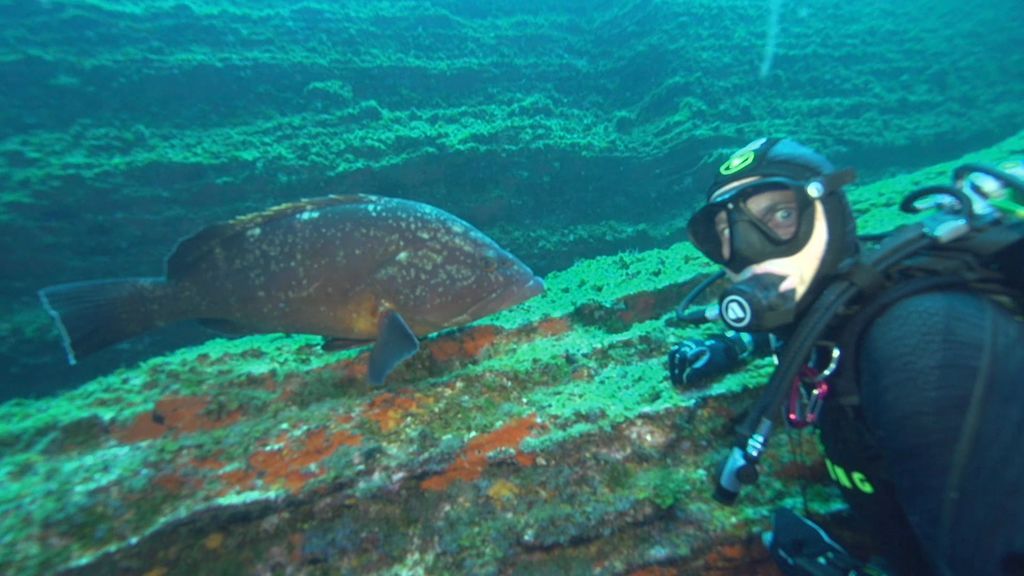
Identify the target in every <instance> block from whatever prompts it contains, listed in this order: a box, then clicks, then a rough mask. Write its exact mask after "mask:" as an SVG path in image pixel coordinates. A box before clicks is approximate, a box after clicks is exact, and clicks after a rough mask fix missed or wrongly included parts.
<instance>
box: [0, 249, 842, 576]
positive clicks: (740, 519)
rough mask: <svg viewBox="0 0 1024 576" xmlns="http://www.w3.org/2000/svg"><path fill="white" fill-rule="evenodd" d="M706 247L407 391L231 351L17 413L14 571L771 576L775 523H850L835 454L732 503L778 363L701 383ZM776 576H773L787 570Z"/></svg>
mask: <svg viewBox="0 0 1024 576" xmlns="http://www.w3.org/2000/svg"><path fill="white" fill-rule="evenodd" d="M699 262H700V256H699V255H697V254H696V253H695V251H693V250H692V249H691V248H690V247H689V246H688V245H686V244H677V245H675V246H674V247H672V248H670V249H667V250H652V251H648V252H644V253H637V254H631V255H618V256H608V257H604V258H599V259H595V260H588V261H585V262H581V263H579V264H578V265H576V266H574V267H573V268H571V269H569V270H566V271H563V272H558V273H554V274H552V275H551V277H550V279H549V283H548V285H549V290H548V293H547V294H546V295H544V296H541V297H539V298H536V299H534V300H531V301H529V302H527V303H526V304H524V305H523V306H521V307H519V308H518V309H516V310H510V311H507V312H505V313H502V314H499V315H496V316H494V317H491V318H489V319H487V320H486V321H483V322H479V323H476V324H474V325H472V326H470V327H467V328H465V329H462V330H457V331H450V332H447V333H445V334H443V335H439V336H437V337H432V338H430V339H428V340H427V341H426V342H425V343H424V347H423V349H422V350H421V351H420V352H419V353H418V354H417V355H416V356H414V357H413V358H412V359H411V360H410V361H409V362H408V363H406V364H404V365H403V366H401V367H400V368H399V369H398V370H396V371H395V372H394V373H393V374H392V376H391V378H390V379H389V381H388V383H387V386H386V387H384V388H371V387H369V386H368V385H367V383H366V381H365V374H366V358H367V356H368V351H366V350H365V349H364V350H358V351H350V352H343V353H324V352H322V351H321V350H320V349H319V347H318V345H317V344H318V341H317V339H315V338H309V337H288V336H283V335H274V336H262V337H250V338H242V339H238V340H233V341H227V340H218V341H211V342H208V343H206V344H204V345H202V346H199V347H196V348H190V349H185V350H182V351H180V352H178V353H176V354H173V355H168V356H165V357H160V358H155V359H152V360H150V361H147V362H145V363H143V364H141V365H139V366H138V367H136V368H133V369H128V370H121V371H118V372H115V373H113V374H111V375H108V376H106V377H103V378H100V379H97V380H95V381H93V382H90V383H88V384H86V385H84V386H82V387H79V388H77V389H75V390H73V391H70V392H67V393H64V394H61V395H59V396H56V397H51V398H45V399H41V400H35V401H27V400H18V401H10V402H8V403H6V404H3V405H0V422H2V423H3V425H2V426H0V452H2V454H3V456H2V457H0V483H2V484H3V485H4V487H5V488H4V490H3V491H2V492H0V572H2V573H4V574H24V575H26V576H31V575H34V574H65V575H71V574H75V575H86V574H96V575H108V574H146V575H150V576H157V575H159V576H173V575H178V574H183V575H196V574H216V575H218V576H230V575H234V574H238V575H242V574H341V573H358V574H474V575H486V574H581V575H582V574H587V575H590V574H636V575H641V574H662V575H665V576H669V575H672V574H686V573H703V574H715V573H718V574H723V575H724V574H732V573H743V574H753V573H756V572H758V571H760V570H768V560H767V558H766V553H765V551H764V549H763V548H761V547H760V546H759V544H758V541H759V540H758V539H759V533H760V531H761V530H764V529H766V527H767V524H766V518H767V515H768V513H769V511H770V509H771V508H772V507H774V506H777V505H780V504H782V503H787V502H788V503H791V504H796V505H802V503H804V502H806V503H808V505H810V506H811V507H812V509H813V511H814V512H816V513H818V514H823V515H825V516H826V518H827V517H828V516H829V515H830V514H831V513H833V512H834V511H836V510H837V503H836V501H835V494H834V493H833V492H832V490H831V489H830V488H828V487H827V486H826V485H825V484H824V481H825V478H824V467H823V466H822V465H821V462H820V454H819V449H818V446H817V443H816V441H815V440H814V437H813V436H812V435H808V434H803V435H797V434H794V435H792V436H780V437H779V438H778V439H777V440H778V441H777V448H778V449H777V450H774V451H773V452H772V453H771V456H770V458H769V459H768V460H767V461H766V462H765V465H764V467H763V471H764V472H765V474H766V477H765V479H764V481H762V482H761V483H760V485H759V486H758V487H757V488H751V489H750V490H747V491H746V492H745V493H744V494H743V495H742V496H741V501H740V504H739V505H737V506H735V507H725V506H722V505H719V504H717V503H715V502H714V501H712V499H711V494H712V477H713V475H714V474H715V469H716V467H717V465H718V463H719V462H720V461H721V458H722V456H723V454H724V453H725V451H727V450H728V448H729V446H730V440H731V437H732V435H733V432H732V426H733V424H734V423H735V421H736V419H737V418H738V417H740V416H741V414H742V411H743V409H744V408H745V406H746V405H747V403H748V402H749V400H750V397H751V393H752V392H751V391H752V390H753V389H754V388H756V387H757V386H758V384H760V383H761V382H762V381H763V379H764V378H765V377H766V375H767V372H766V369H767V368H769V367H770V366H771V363H770V361H767V360H766V361H763V362H759V363H758V364H757V365H756V366H754V367H753V369H752V370H750V371H747V372H744V373H741V374H736V375H733V376H730V377H728V378H726V379H724V380H723V381H721V382H718V383H716V384H714V385H712V386H709V387H705V388H693V389H688V390H680V389H675V388H674V387H673V386H672V385H671V383H669V382H668V378H667V373H666V371H665V368H664V360H663V358H664V354H665V351H666V350H667V348H668V347H669V346H670V345H671V344H672V343H673V342H674V341H675V339H676V338H679V337H681V336H682V335H683V334H684V333H685V330H683V329H680V328H679V327H671V326H667V325H666V324H665V322H664V320H663V317H664V316H665V315H666V314H667V313H669V312H670V311H671V310H672V308H673V307H674V306H675V305H676V304H677V303H678V301H679V300H680V299H681V298H682V296H683V294H684V293H685V292H686V290H687V289H688V288H689V287H690V286H692V283H690V284H681V283H679V282H678V281H677V279H676V278H677V274H679V273H684V272H689V271H696V270H700V269H702V266H701V264H700V263H699ZM651 570H654V571H653V572H652V571H651ZM764 573H766V574H770V573H771V572H767V571H766V572H764Z"/></svg>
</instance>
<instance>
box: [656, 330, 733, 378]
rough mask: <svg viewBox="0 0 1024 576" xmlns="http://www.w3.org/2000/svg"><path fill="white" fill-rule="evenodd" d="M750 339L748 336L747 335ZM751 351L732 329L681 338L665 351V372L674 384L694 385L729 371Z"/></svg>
mask: <svg viewBox="0 0 1024 576" xmlns="http://www.w3.org/2000/svg"><path fill="white" fill-rule="evenodd" d="M747 338H748V339H749V336H748V337H747ZM749 350H750V345H749V344H748V343H747V342H746V341H745V340H744V337H743V336H741V335H740V334H737V333H735V332H730V333H727V334H716V335H714V336H711V337H709V338H707V339H705V340H683V341H682V342H680V343H679V344H676V345H675V346H673V347H672V349H671V350H669V352H668V374H669V378H671V380H672V383H673V384H675V385H676V386H693V385H696V384H700V383H702V382H706V381H707V380H710V379H711V378H714V377H716V376H721V375H722V374H725V373H727V372H731V371H732V370H733V369H735V368H736V367H737V366H739V365H740V364H741V360H742V359H743V358H744V357H745V355H746V354H747V352H748V351H749Z"/></svg>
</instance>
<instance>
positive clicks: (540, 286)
mask: <svg viewBox="0 0 1024 576" xmlns="http://www.w3.org/2000/svg"><path fill="white" fill-rule="evenodd" d="M543 293H544V280H543V279H541V277H540V276H533V277H532V278H530V279H529V280H528V281H527V282H526V283H525V284H521V285H519V286H510V287H509V288H506V289H505V290H504V291H502V292H501V293H500V294H498V296H497V297H495V298H494V299H493V300H492V301H491V302H492V303H493V304H495V305H496V306H497V310H504V309H505V308H511V307H512V306H515V305H516V304H521V303H523V302H526V301H527V300H529V299H530V298H533V297H534V296H540V295H541V294H543ZM497 310H495V311H497Z"/></svg>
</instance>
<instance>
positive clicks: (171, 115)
mask: <svg viewBox="0 0 1024 576" xmlns="http://www.w3.org/2000/svg"><path fill="white" fill-rule="evenodd" d="M771 4H772V3H770V2H765V3H764V4H763V5H761V4H759V3H750V2H746V1H742V0H732V1H727V2H720V1H711V0H700V1H693V2H670V1H655V0H634V1H627V2H611V1H603V2H583V1H569V2H559V3H556V5H551V3H542V2H516V3H514V5H512V4H508V5H505V4H503V3H499V2H457V1H436V2H418V1H412V0H407V1H393V2H373V3H369V4H367V3H362V2H301V3H295V2H284V1H270V2H260V3H258V4H252V5H245V4H240V3H234V4H221V3H217V2H212V1H199V0H192V1H170V0H157V1H146V2H143V1H139V0H136V1H126V2H113V1H100V0H93V1H60V0H56V1H55V0H47V1H26V2H10V3H4V4H2V5H0V20H2V21H3V22H4V23H5V26H4V27H3V30H2V31H0V55H2V56H0V81H2V83H3V85H4V86H5V87H7V89H5V90H3V91H0V191H2V194H0V270H3V271H4V276H3V282H2V283H0V326H3V327H5V328H4V335H5V338H4V340H5V341H6V342H8V344H6V345H5V347H4V349H3V350H0V358H2V364H3V365H4V366H5V367H10V370H11V372H10V374H11V378H10V379H7V378H5V380H17V381H19V382H30V381H34V380H45V381H50V382H58V381H66V380H67V379H69V378H71V379H74V378H75V377H74V376H71V375H69V374H68V373H66V372H54V371H53V369H52V368H51V366H52V365H55V364H57V363H59V361H60V354H59V350H57V349H56V347H55V346H52V345H51V344H49V343H47V346H48V348H47V349H48V350H51V352H46V353H44V352H41V351H40V350H41V348H40V345H41V344H42V342H43V341H44V339H50V338H52V336H53V333H52V329H51V327H49V326H48V325H47V319H46V318H45V316H44V315H43V313H42V311H41V310H40V309H39V308H38V306H37V303H36V301H35V297H34V291H35V290H36V289H38V288H39V287H41V286H44V285H47V284H52V283H55V282H61V281H72V280H78V279H87V278H98V277H105V276H118V275H154V274H160V273H161V272H162V270H161V263H162V261H163V258H164V256H165V255H166V254H167V253H168V252H169V251H170V249H171V247H172V246H173V245H174V243H175V241H176V240H177V239H178V238H181V237H182V236H185V235H187V234H189V233H191V232H193V231H195V230H196V229H198V228H199V227H201V226H202V225H204V224H207V223H210V222H213V221H217V220H220V219H224V218H228V217H231V216H234V215H237V214H240V213H244V212H248V211H252V210H256V209H260V208H263V207H266V206H269V205H272V204H274V203H277V202H279V201H285V200H293V199H296V198H300V197H308V196H317V195H323V194H326V193H344V192H364V193H380V194H387V195H395V196H401V197H407V198H413V199H417V200H423V201H427V202H431V203H434V204H437V205H439V206H441V207H443V208H445V209H447V210H449V211H452V212H454V213H456V214H458V215H460V216H462V217H465V218H467V219H469V220H470V221H472V222H473V223H475V224H477V225H478V226H480V227H481V228H482V229H483V230H484V231H485V232H488V233H489V234H492V235H493V236H495V237H496V239H497V240H498V241H499V242H501V243H502V244H503V245H505V246H507V247H508V248H509V249H511V250H512V251H513V252H515V253H516V254H517V255H519V256H520V257H521V258H523V259H524V260H525V261H526V262H527V263H529V264H531V265H532V266H534V267H535V268H536V269H537V270H538V271H540V272H546V271H549V270H555V269H562V268H564V267H566V266H568V265H569V264H571V263H572V262H573V261H575V260H576V259H577V258H580V257H586V256H591V255H595V254H602V253H611V252H615V251H618V250H622V249H634V248H649V247H655V246H665V245H668V244H670V243H672V242H674V241H678V240H680V239H681V238H682V234H681V222H682V220H683V218H684V217H685V216H686V214H687V213H688V205H690V204H691V203H692V202H694V201H695V199H696V198H697V197H698V196H699V193H696V192H694V191H693V186H694V184H698V183H699V181H700V178H699V176H700V173H701V170H699V168H701V167H702V165H703V163H705V162H706V161H707V160H708V159H709V155H711V154H713V153H714V152H717V151H721V150H723V149H725V148H731V147H734V146H736V145H737V144H740V143H743V142H746V141H747V140H749V139H750V138H752V137H754V136H758V135H761V134H765V133H788V134H793V135H798V136H799V137H801V138H802V139H804V140H806V141H807V142H809V143H811V144H814V145H817V146H821V147H822V148H823V150H825V151H826V152H828V153H830V154H832V155H834V156H835V157H836V158H837V159H838V160H840V161H842V162H845V163H850V164H854V165H857V166H858V167H860V168H861V169H862V171H864V172H865V173H866V174H868V175H871V174H876V175H877V174H879V173H881V172H883V171H886V170H895V169H899V168H906V167H910V166H919V165H925V164H928V163H930V162H934V161H937V160H940V159H948V158H953V157H956V156H957V155H959V154H962V153H964V152H966V151H968V150H970V149H973V148H977V147H980V146H983V145H988V144H991V143H992V142H994V141H997V140H998V139H1000V138H1002V137H1005V136H1007V135H1008V134H1009V133H1012V132H1014V131H1016V128H1017V127H1018V126H1019V118H1020V116H1021V105H1020V102H1022V101H1024V81H1022V80H1024V78H1022V74H1024V56H1022V55H1021V52H1020V51H1019V50H1018V49H1017V48H1018V39H1019V29H1018V25H1017V23H1016V21H1015V20H1014V19H1012V18H1006V17H1004V14H1006V13H1011V12H1012V11H1013V10H1015V9H1016V8H1018V6H1017V1H1016V0H995V1H994V2H985V3H979V9H976V10H975V9H965V8H964V5H963V3H961V2H950V3H949V4H948V6H947V5H945V3H935V2H932V1H925V0H917V1H913V2H904V3H896V4H894V3H888V2H856V3H839V4H836V3H834V2H825V1H823V0H819V1H807V2H800V3H783V4H782V6H781V11H780V12H779V13H778V15H777V16H778V18H777V20H773V19H771V18H770V14H769V8H770V6H771ZM982 4H983V8H984V9H981V8H982ZM773 22H775V25H776V27H777V29H776V30H774V31H773V34H770V30H769V27H770V26H771V25H772V23H773ZM770 37H771V38H773V39H772V40H769V38H770ZM965 39H969V41H965ZM769 48H771V50H770V53H771V54H770V56H771V59H770V66H765V63H766V62H768V60H766V58H767V57H768V56H769V54H768V52H769ZM192 338H194V335H193V336H192ZM185 340H188V338H185ZM193 341H194V340H193ZM165 346H166V343H165ZM156 349H159V346H155V347H154V346H153V345H143V346H142V349H141V350H139V351H134V352H133V351H127V352H125V351H122V352H113V353H111V354H110V355H108V356H107V357H106V358H105V359H100V360H97V362H96V364H95V365H96V366H103V368H97V369H96V370H95V371H94V372H92V373H91V374H92V375H95V374H99V373H102V372H103V371H105V370H106V369H108V368H109V367H110V366H111V365H116V364H118V363H120V362H124V361H126V359H131V358H138V357H139V355H140V354H141V355H144V354H146V353H147V351H150V352H151V351H153V350H156ZM80 372H82V373H88V369H85V370H84V371H80ZM40 376H42V377H40ZM45 387H46V385H44V384H41V385H40V388H45Z"/></svg>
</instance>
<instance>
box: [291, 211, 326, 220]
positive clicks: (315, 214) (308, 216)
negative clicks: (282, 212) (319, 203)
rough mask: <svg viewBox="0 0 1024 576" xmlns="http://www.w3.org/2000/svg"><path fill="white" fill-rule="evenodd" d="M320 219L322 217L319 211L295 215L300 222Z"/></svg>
mask: <svg viewBox="0 0 1024 576" xmlns="http://www.w3.org/2000/svg"><path fill="white" fill-rule="evenodd" d="M319 217H320V212H319V211H318V210H306V211H305V212H301V213H299V214H296V215H295V218H296V219H298V220H312V219H314V218H319Z"/></svg>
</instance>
